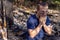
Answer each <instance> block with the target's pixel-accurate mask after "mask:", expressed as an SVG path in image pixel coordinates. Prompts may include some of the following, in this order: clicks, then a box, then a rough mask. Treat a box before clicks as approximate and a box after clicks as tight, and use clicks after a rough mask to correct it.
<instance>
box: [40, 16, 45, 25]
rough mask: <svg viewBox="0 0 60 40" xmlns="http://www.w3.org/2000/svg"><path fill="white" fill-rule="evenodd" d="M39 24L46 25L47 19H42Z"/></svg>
mask: <svg viewBox="0 0 60 40" xmlns="http://www.w3.org/2000/svg"><path fill="white" fill-rule="evenodd" d="M39 22H40V23H41V24H42V25H44V24H45V23H46V18H45V17H40V18H39Z"/></svg>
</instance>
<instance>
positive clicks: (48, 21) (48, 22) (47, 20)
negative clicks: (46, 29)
mask: <svg viewBox="0 0 60 40" xmlns="http://www.w3.org/2000/svg"><path fill="white" fill-rule="evenodd" d="M50 24H51V21H50V19H49V17H47V19H46V25H47V26H48V25H50Z"/></svg>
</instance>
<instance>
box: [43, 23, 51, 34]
mask: <svg viewBox="0 0 60 40" xmlns="http://www.w3.org/2000/svg"><path fill="white" fill-rule="evenodd" d="M43 27H44V29H45V32H47V33H48V34H49V35H51V34H52V26H51V25H48V26H47V25H46V24H44V26H43Z"/></svg>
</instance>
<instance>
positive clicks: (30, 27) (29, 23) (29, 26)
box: [27, 18, 34, 29]
mask: <svg viewBox="0 0 60 40" xmlns="http://www.w3.org/2000/svg"><path fill="white" fill-rule="evenodd" d="M27 29H34V23H33V21H32V18H29V19H28V20H27Z"/></svg>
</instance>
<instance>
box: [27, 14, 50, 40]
mask: <svg viewBox="0 0 60 40" xmlns="http://www.w3.org/2000/svg"><path fill="white" fill-rule="evenodd" d="M50 23H51V22H50V20H49V18H48V17H47V19H46V25H47V26H48V25H49V24H50ZM38 25H39V19H38V18H37V17H36V15H35V14H34V15H31V17H30V18H29V19H28V20H27V29H35V28H36V27H37V26H38ZM44 33H45V32H44V30H43V28H41V30H40V32H39V33H38V34H37V35H36V36H35V37H34V38H31V37H30V36H29V34H27V40H39V39H40V38H43V37H44Z"/></svg>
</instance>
